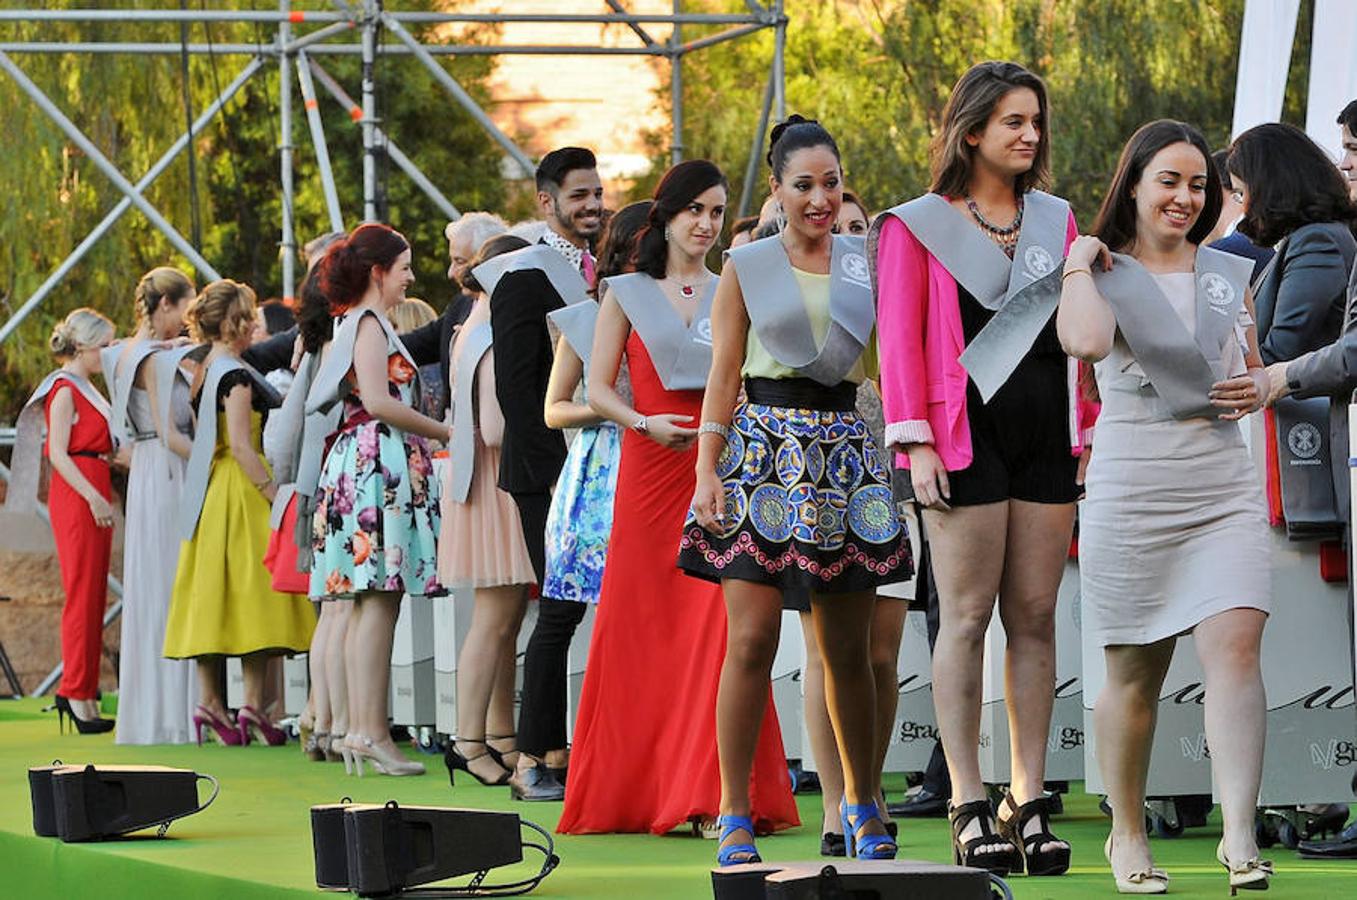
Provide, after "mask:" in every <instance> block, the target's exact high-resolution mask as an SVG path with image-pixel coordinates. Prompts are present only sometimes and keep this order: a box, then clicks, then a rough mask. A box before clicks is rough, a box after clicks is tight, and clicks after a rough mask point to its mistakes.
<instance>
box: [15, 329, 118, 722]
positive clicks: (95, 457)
mask: <svg viewBox="0 0 1357 900" xmlns="http://www.w3.org/2000/svg"><path fill="white" fill-rule="evenodd" d="M112 340H113V323H112V322H110V321H109V320H108V319H106V318H105V317H104V316H102V315H100V314H99V313H97V312H95V311H94V310H92V309H83V308H82V309H77V310H75V311H74V312H72V313H71V314H70V315H68V316H67V317H66V318H65V319H64V320H63V321H62V322H61V324H60V325H58V326H57V327H56V328H55V329H53V330H52V337H51V340H50V341H49V342H48V346H49V347H50V348H51V351H52V355H53V356H55V357H56V358H57V360H58V361H59V362H60V363H61V368H59V369H57V370H56V371H55V372H52V373H51V374H49V375H48V376H47V377H46V378H44V379H43V381H42V384H41V385H39V387H38V389H37V390H36V391H34V392H33V396H32V397H30V398H29V400H28V403H26V404H25V409H26V410H27V409H28V408H30V407H32V408H33V409H35V410H36V409H37V406H36V404H39V403H41V404H42V409H43V414H44V416H45V417H46V422H47V442H46V444H45V446H44V447H43V452H44V454H45V455H46V456H47V459H48V460H49V462H50V463H51V466H52V485H51V491H50V493H49V495H48V499H47V509H48V512H49V513H50V515H51V519H52V537H53V540H54V541H55V542H56V547H57V560H58V562H59V563H60V564H61V586H62V589H63V591H64V592H65V594H66V603H65V606H64V607H63V608H62V611H61V662H62V666H63V669H62V674H61V684H60V685H59V686H58V687H57V694H56V708H57V713H58V715H59V716H60V718H61V721H62V725H63V728H64V725H65V719H66V716H68V715H69V716H70V717H71V718H72V719H73V720H74V722H75V726H76V730H77V731H78V732H79V733H80V734H100V733H102V732H106V731H109V730H111V729H112V728H113V722H112V720H109V719H101V718H100V717H99V706H98V703H97V701H96V697H97V695H98V693H99V649H100V647H101V646H102V640H101V638H102V635H103V631H104V602H105V599H106V597H107V594H108V587H107V584H108V563H109V556H110V553H111V550H112V545H113V505H112V503H111V502H110V501H111V499H112V486H111V481H110V474H109V457H110V455H111V453H112V451H113V438H112V436H111V434H110V433H109V428H108V417H109V406H108V402H107V401H106V400H105V399H104V398H103V396H102V395H101V394H100V393H99V392H98V391H97V390H96V389H95V388H94V385H92V384H90V376H92V375H94V374H95V373H97V372H102V371H103V365H102V362H101V360H100V356H99V351H100V350H102V349H103V348H105V347H107V346H108V345H109V342H110V341H112Z"/></svg>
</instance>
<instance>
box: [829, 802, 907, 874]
mask: <svg viewBox="0 0 1357 900" xmlns="http://www.w3.org/2000/svg"><path fill="white" fill-rule="evenodd" d="M839 818H840V819H841V820H842V822H843V842H844V845H845V847H846V848H847V850H848V855H849V856H850V857H854V858H856V859H895V854H896V852H897V851H898V849H899V848H898V847H896V844H895V838H893V837H891V836H890V834H889V833H887V832H886V831H885V828H886V823H885V822H883V821H882V819H881V810H879V809H877V807H876V801H875V800H873V801H872V802H870V803H849V802H848V801H847V800H841V801H840V802H839ZM873 819H875V820H876V821H877V822H880V823H881V828H882V833H881V834H865V833H863V831H862V829H863V828H864V827H866V825H867V824H868V823H869V822H871V821H872V820H873Z"/></svg>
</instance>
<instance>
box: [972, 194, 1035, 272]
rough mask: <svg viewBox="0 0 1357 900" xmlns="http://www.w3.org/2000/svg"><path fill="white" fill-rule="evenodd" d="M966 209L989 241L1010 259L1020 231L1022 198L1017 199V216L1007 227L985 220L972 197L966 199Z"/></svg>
mask: <svg viewBox="0 0 1357 900" xmlns="http://www.w3.org/2000/svg"><path fill="white" fill-rule="evenodd" d="M966 208H967V209H968V210H970V211H971V215H972V216H973V217H974V218H975V221H976V222H978V223H979V224H980V227H981V228H983V229H984V230H985V231H986V232H987V233H988V235H989V238H990V240H992V241H994V242H995V243H996V244H998V245H999V246H1000V248H1002V249H1003V251H1004V252H1005V253H1007V254H1008V255H1009V256H1010V257H1011V256H1012V255H1013V251H1014V249H1016V248H1017V246H1018V234H1019V232H1020V231H1021V230H1022V211H1023V202H1022V198H1021V197H1019V198H1018V214H1017V215H1016V216H1014V217H1013V222H1012V223H1011V224H1009V225H995V224H994V223H993V222H991V221H990V220H989V219H986V218H985V217H984V215H983V214H982V213H981V212H980V207H979V206H977V205H976V202H975V200H974V198H972V197H967V198H966Z"/></svg>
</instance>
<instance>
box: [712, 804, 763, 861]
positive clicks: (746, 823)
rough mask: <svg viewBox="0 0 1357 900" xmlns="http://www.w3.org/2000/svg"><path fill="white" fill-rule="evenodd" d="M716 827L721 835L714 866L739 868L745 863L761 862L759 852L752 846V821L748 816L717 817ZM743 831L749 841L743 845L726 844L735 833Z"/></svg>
mask: <svg viewBox="0 0 1357 900" xmlns="http://www.w3.org/2000/svg"><path fill="white" fill-rule="evenodd" d="M716 826H717V827H718V828H720V829H721V834H720V836H719V837H718V838H717V840H719V841H720V842H721V845H720V847H718V848H717V851H716V864H717V865H718V866H721V867H722V868H724V867H726V866H741V865H744V864H745V863H758V862H763V857H761V856H759V850H758V848H757V847H755V846H754V820H753V819H751V818H750V817H749V816H717V817H716ZM739 831H744V832H747V833H748V834H749V841H748V842H747V843H743V844H726V838H728V837H730V836H731V835H732V834H735V833H736V832H739Z"/></svg>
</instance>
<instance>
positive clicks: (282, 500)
mask: <svg viewBox="0 0 1357 900" xmlns="http://www.w3.org/2000/svg"><path fill="white" fill-rule="evenodd" d="M319 369H320V358H319V356H317V355H316V354H313V353H309V352H308V353H304V354H303V355H302V359H301V362H300V363H299V364H298V365H297V375H296V378H295V379H293V382H292V387H291V388H289V389H288V393H287V396H286V397H284V398H283V405H282V406H281V407H280V408H279V410H278V412H276V413H274V415H275V416H280V417H282V421H281V422H280V423H278V425H276V426H274V427H282V428H284V429H286V437H285V438H284V439H283V441H282V444H283V446H284V447H285V448H286V451H287V452H286V453H285V454H284V455H283V458H282V459H277V460H272V459H271V460H269V463H270V464H271V465H272V466H273V479H274V481H275V482H277V483H278V494H277V496H275V497H274V498H273V510H272V514H271V515H270V518H269V527H270V528H273V529H277V528H278V527H280V525H281V524H282V521H283V515H284V513H286V512H287V504H288V502H289V501H291V499H292V495H293V494H297V495H299V496H302V497H310V496H312V495H313V494H314V493H315V491H316V485H317V483H319V481H320V469H321V465H322V464H323V463H324V454H325V438H326V437H327V436H328V435H329V434H330V433H331V432H332V431H334V430H335V428H336V427H338V424H339V410H338V408H335V407H332V408H331V409H330V411H329V412H318V413H312V414H311V415H306V412H305V410H306V395H307V392H308V391H309V390H310V387H311V384H312V382H314V381H315V376H316V372H317V371H319ZM300 511H301V510H300V508H299V510H298V512H299V515H300ZM308 528H309V525H308ZM298 548H299V549H300V548H301V545H300V544H299V545H298Z"/></svg>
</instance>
